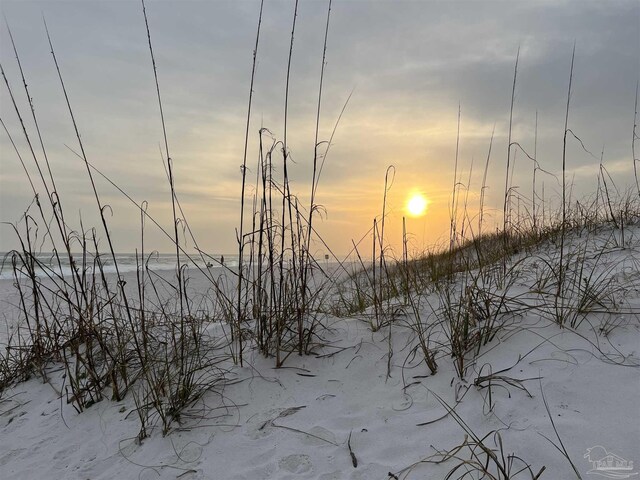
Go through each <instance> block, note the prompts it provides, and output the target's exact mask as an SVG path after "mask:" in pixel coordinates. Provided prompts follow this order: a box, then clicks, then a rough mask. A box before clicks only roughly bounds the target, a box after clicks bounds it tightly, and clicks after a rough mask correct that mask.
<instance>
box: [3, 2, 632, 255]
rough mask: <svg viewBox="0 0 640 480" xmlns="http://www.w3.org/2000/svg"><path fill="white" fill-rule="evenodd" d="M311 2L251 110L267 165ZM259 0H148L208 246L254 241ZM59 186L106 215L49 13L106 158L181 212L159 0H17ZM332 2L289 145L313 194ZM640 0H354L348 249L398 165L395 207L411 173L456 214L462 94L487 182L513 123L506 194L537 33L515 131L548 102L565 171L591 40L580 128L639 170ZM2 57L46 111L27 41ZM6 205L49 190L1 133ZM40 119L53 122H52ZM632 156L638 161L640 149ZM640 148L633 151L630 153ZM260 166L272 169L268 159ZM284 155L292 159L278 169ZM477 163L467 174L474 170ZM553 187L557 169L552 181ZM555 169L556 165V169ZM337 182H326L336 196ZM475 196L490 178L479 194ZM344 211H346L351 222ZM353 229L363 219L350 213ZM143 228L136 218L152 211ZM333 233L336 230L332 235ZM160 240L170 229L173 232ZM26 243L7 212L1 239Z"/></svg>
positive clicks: (285, 27)
mask: <svg viewBox="0 0 640 480" xmlns="http://www.w3.org/2000/svg"><path fill="white" fill-rule="evenodd" d="M292 7H293V2H289V1H268V0H267V1H266V2H265V13H264V18H263V25H262V32H261V43H260V46H259V51H258V68H257V73H256V84H255V88H254V104H253V116H252V120H251V143H250V150H249V152H250V153H249V160H250V162H251V166H250V169H251V170H250V171H251V172H253V173H254V172H255V168H254V166H253V164H254V163H255V159H256V157H257V131H258V129H259V128H260V127H261V126H265V127H268V128H269V129H270V130H271V131H272V132H273V133H274V135H275V136H276V137H277V138H279V139H281V138H282V134H283V109H284V107H283V104H284V95H285V75H286V68H287V55H288V48H289V34H290V30H291V21H292V14H293V10H292ZM258 8H259V2H258V1H257V0H252V1H242V2H238V1H216V2H210V1H207V2H204V1H203V2H198V1H193V2H172V1H168V2H154V1H148V3H147V11H148V15H149V22H150V26H151V31H152V39H153V43H154V50H155V54H156V60H157V65H158V75H159V80H160V87H161V90H162V96H163V105H164V109H165V115H166V119H167V133H168V136H169V146H170V149H171V155H172V158H173V159H174V165H175V173H176V184H177V185H178V187H179V189H180V195H181V199H182V201H183V206H184V207H185V210H186V211H187V213H188V215H189V218H190V220H191V222H192V226H193V227H194V229H195V230H196V231H197V232H199V233H200V234H201V235H202V236H203V238H207V241H209V239H211V241H210V243H209V246H208V248H211V249H213V250H219V251H230V250H233V248H234V225H235V223H237V222H236V221H235V220H234V219H235V218H236V217H237V215H238V206H239V200H238V196H239V192H240V184H239V181H240V169H239V166H240V164H241V162H242V147H243V141H244V125H245V123H244V122H245V115H246V108H247V96H248V89H249V80H250V71H251V59H252V50H253V45H254V41H255V28H256V23H257V15H258ZM3 12H4V13H5V14H6V16H7V18H8V21H9V24H10V26H11V28H12V31H13V34H14V37H15V39H16V42H17V46H18V50H19V53H20V55H21V59H22V62H23V66H24V68H25V72H26V74H27V76H28V82H29V86H30V88H31V93H32V96H33V98H34V102H35V107H36V111H37V113H38V115H39V120H40V124H41V127H42V130H43V134H44V140H45V142H46V146H47V149H48V153H49V157H50V160H51V163H52V168H53V170H54V172H55V173H56V175H57V178H58V187H59V190H60V194H61V196H62V199H63V201H64V202H65V205H66V206H67V207H68V208H69V211H70V212H78V211H80V210H81V211H82V215H83V220H84V221H85V223H87V222H89V221H90V220H91V219H94V220H95V219H96V214H95V211H94V209H93V206H92V203H91V196H90V191H89V189H88V184H87V182H86V172H85V171H84V170H83V166H82V163H81V161H80V160H79V159H78V158H77V157H75V156H74V155H73V154H72V153H70V152H69V151H68V150H67V149H66V147H65V146H64V144H68V145H69V146H71V147H72V148H74V149H77V141H76V140H75V136H74V132H73V129H72V126H71V123H70V121H69V117H68V113H67V111H66V107H65V104H64V98H63V97H62V94H61V91H60V87H59V84H58V80H57V78H56V73H55V70H54V67H53V64H52V60H51V57H50V54H49V48H48V45H47V43H46V37H45V34H44V28H43V27H42V18H41V17H42V13H44V15H45V16H46V19H47V23H48V25H49V29H50V31H51V34H52V38H53V41H54V45H55V48H56V52H57V55H58V57H59V61H60V65H61V68H62V73H63V76H64V78H65V81H66V83H67V88H68V90H69V93H70V98H71V102H72V106H73V108H74V112H75V114H76V116H77V120H78V121H79V127H80V131H81V135H82V139H83V141H84V142H85V147H86V149H87V152H88V156H89V159H90V161H92V162H93V163H95V164H96V165H97V166H99V168H100V169H101V170H102V171H104V173H105V174H107V175H109V177H110V178H112V179H113V180H114V181H116V182H117V183H118V185H120V186H121V187H122V188H123V189H125V190H126V191H127V192H130V193H132V195H133V196H134V198H135V199H136V200H137V201H142V200H148V201H149V202H150V203H151V207H150V208H152V209H153V212H154V214H155V215H157V217H158V220H159V221H161V222H163V224H166V225H170V222H171V220H170V215H169V209H168V208H166V207H168V199H169V198H170V197H169V193H168V187H167V184H166V179H165V173H164V171H163V168H162V165H161V159H160V153H159V151H158V145H159V143H161V140H162V131H161V126H160V119H159V115H158V107H157V101H156V97H155V86H154V83H153V71H152V69H151V65H150V59H149V52H148V47H147V43H146V42H147V39H146V32H145V29H144V20H143V17H142V12H141V7H140V4H139V3H138V2H136V1H122V2H108V1H101V2H100V1H96V2H72V1H69V2H61V1H57V0H54V1H49V2H32V1H5V2H3ZM325 16H326V2H324V1H309V2H300V9H299V16H298V25H297V27H296V37H295V43H294V57H293V62H292V66H291V88H290V96H289V147H290V149H291V151H292V155H293V158H294V159H295V164H292V166H291V169H292V172H291V174H292V177H293V179H294V181H295V185H294V188H295V189H296V192H298V193H300V195H301V196H302V197H303V198H306V197H307V196H308V193H306V192H308V183H309V181H310V171H309V167H310V165H311V161H312V158H313V140H314V134H313V133H314V132H313V130H314V127H315V108H316V102H317V88H318V81H319V72H320V63H321V55H322V37H323V34H324V20H325ZM639 25H640V7H639V5H638V3H637V2H636V1H612V2H594V1H587V2H582V1H580V2H578V1H564V2H528V1H514V2H504V1H468V2H466V1H454V2H444V1H377V2H367V1H355V0H344V1H335V2H334V4H333V11H332V19H331V26H330V36H329V41H328V51H327V67H326V77H325V85H324V86H325V90H324V95H323V104H322V118H321V130H320V133H321V137H322V138H323V139H327V138H328V137H329V135H330V134H331V131H332V129H333V126H334V123H335V121H336V119H337V117H338V115H339V113H340V111H341V109H342V107H343V104H344V102H345V100H346V98H347V96H348V95H349V93H350V92H351V91H352V89H354V94H353V96H352V98H351V101H350V102H349V105H348V106H347V109H346V112H345V115H344V117H343V119H342V122H341V124H340V126H339V127H338V130H337V132H336V136H335V138H334V140H335V144H334V146H333V147H332V150H331V152H330V154H329V157H328V159H327V163H326V166H325V169H324V171H323V180H322V184H321V189H320V193H321V198H319V201H320V202H321V203H324V204H325V205H326V207H327V209H328V211H329V217H328V219H327V220H326V230H327V236H328V238H327V239H328V240H329V241H332V240H334V241H336V243H337V244H338V245H337V247H336V248H338V249H339V250H340V249H342V250H344V249H346V248H347V247H348V244H349V241H348V240H345V238H346V237H347V236H351V237H354V238H355V237H358V236H359V235H361V234H362V233H363V232H364V231H366V229H367V228H368V225H367V224H359V223H358V222H356V221H349V218H352V219H358V221H362V222H365V221H367V222H368V221H369V220H370V219H372V218H373V216H374V215H376V214H377V213H379V212H378V211H379V207H380V205H379V197H380V195H381V192H380V191H381V190H382V182H383V178H384V171H385V169H386V166H387V165H389V164H394V165H395V166H396V168H397V179H396V180H397V183H396V186H395V187H394V188H395V190H394V191H393V195H392V198H391V199H390V201H391V202H392V205H393V208H394V209H395V211H396V212H398V213H397V215H398V216H401V209H402V203H403V201H404V199H403V195H404V194H405V193H406V191H407V190H408V189H411V188H416V189H419V190H423V191H425V193H427V194H428V195H430V196H431V198H432V205H431V207H430V208H431V210H432V212H433V213H432V214H431V215H432V217H431V219H432V220H430V222H431V221H432V223H430V230H432V231H433V232H434V233H433V236H432V238H436V237H437V236H438V235H440V233H441V232H439V231H438V229H444V228H446V226H445V225H446V222H444V221H443V220H442V218H444V216H446V215H444V214H442V215H441V214H440V213H438V212H445V214H446V210H447V201H448V197H447V195H448V192H449V191H450V185H451V183H452V176H453V172H452V170H453V167H452V165H453V159H454V153H455V135H456V116H457V109H458V103H460V104H461V109H462V130H461V148H460V169H461V171H462V172H464V171H467V170H468V168H469V166H470V162H471V159H472V158H473V159H474V176H473V180H472V188H473V185H475V188H476V190H477V188H479V185H478V184H479V182H480V178H481V171H482V167H483V164H484V159H485V156H486V151H487V147H488V140H489V136H490V134H491V129H492V128H493V125H494V124H495V125H496V138H495V143H494V157H493V160H492V163H491V166H490V175H489V179H490V180H489V181H490V186H491V188H490V190H489V192H490V195H491V202H493V204H497V203H498V202H499V199H500V196H501V194H500V190H501V188H500V185H502V184H503V182H504V171H503V170H504V159H505V156H506V130H507V122H508V116H509V102H510V94H511V82H512V76H513V66H514V61H515V54H516V51H517V49H518V46H520V47H521V57H520V66H519V78H518V85H517V96H516V105H515V110H514V138H515V140H517V141H518V142H520V143H521V144H522V146H523V147H524V148H526V149H527V150H529V151H531V150H532V149H533V141H534V129H533V125H534V118H535V112H536V111H538V115H539V129H538V154H539V155H538V157H539V159H540V161H541V163H542V164H543V166H544V167H545V168H547V169H549V170H552V171H555V172H557V171H558V168H559V158H560V157H559V155H560V153H561V140H562V129H563V119H564V106H565V102H566V90H567V82H568V72H569V63H570V56H571V49H572V47H573V44H574V41H575V43H576V65H575V76H574V93H573V97H572V107H571V112H570V128H572V130H573V131H574V132H575V133H576V134H577V135H578V136H580V138H581V139H582V140H583V141H584V143H585V145H586V146H587V148H589V149H590V150H591V151H593V153H594V154H595V155H596V156H597V157H599V155H600V151H601V149H602V147H603V145H604V147H605V157H604V158H605V161H606V162H607V164H610V165H611V166H612V168H611V170H612V175H613V176H614V178H615V179H616V181H617V182H620V184H621V186H623V185H625V182H627V183H628V180H626V178H628V174H629V172H630V169H631V160H630V141H631V127H632V121H633V96H634V93H635V86H636V82H637V81H638V78H639V76H640V75H639V72H640V68H639V65H640V63H639V62H640V61H639V58H640V47H639V45H640V27H639ZM0 35H1V38H2V42H1V47H0V61H1V62H2V65H3V68H5V71H6V72H7V76H8V78H9V81H10V82H11V85H12V87H13V88H14V92H15V94H16V96H17V98H18V100H19V103H20V107H21V110H22V112H23V115H25V119H26V121H27V126H28V128H29V129H30V132H31V134H32V135H34V133H35V132H34V131H33V127H32V125H31V123H32V122H31V121H30V120H29V118H28V117H29V116H28V115H27V113H28V105H27V103H26V101H25V98H24V92H23V91H22V90H21V89H20V86H21V85H20V79H19V75H18V72H17V67H16V65H15V60H14V59H13V52H12V51H11V49H10V44H9V42H8V34H7V31H6V28H4V27H3V28H2V30H1V31H0ZM1 100H2V102H1V105H0V115H1V117H2V119H3V121H5V123H6V124H7V126H8V128H9V131H10V133H11V134H12V135H13V136H14V138H15V140H16V142H17V143H18V146H19V148H20V152H21V154H22V155H23V157H24V158H25V161H26V162H27V163H28V164H29V165H30V166H29V170H30V171H31V172H32V173H34V168H33V166H32V161H31V160H30V158H29V156H28V155H27V153H28V151H27V150H26V149H25V142H24V139H23V138H22V136H21V132H20V128H19V123H18V122H17V120H16V118H15V114H14V112H13V111H12V107H11V104H10V101H9V98H8V94H7V92H6V89H5V88H4V86H2V94H1ZM0 133H2V135H0V149H1V150H0V152H1V168H0V203H1V204H2V207H1V208H0V217H1V218H0V220H15V219H16V218H17V217H18V216H19V214H20V212H21V211H22V210H24V209H25V208H26V207H27V205H28V204H29V203H30V200H31V198H30V194H29V191H28V188H26V187H27V183H26V180H25V178H24V173H22V172H21V167H20V165H19V163H18V159H17V157H16V155H15V153H14V152H13V149H12V147H11V145H10V143H9V141H8V139H7V137H6V135H5V134H4V132H0ZM34 138H35V137H34ZM569 154H570V155H569V168H570V169H571V171H572V172H575V173H576V179H579V180H580V184H579V186H578V188H577V189H578V190H582V191H583V193H588V192H589V191H590V190H591V189H592V188H593V184H594V174H593V172H594V165H596V164H597V160H595V159H594V158H592V157H591V156H590V155H588V154H587V153H585V152H584V151H583V150H582V149H581V148H579V145H578V144H577V142H573V143H572V144H571V145H570V150H569ZM625 162H626V163H625ZM625 165H626V167H625ZM530 168H531V165H530V162H528V161H527V160H525V158H524V156H523V155H518V156H517V160H516V175H515V177H514V178H515V181H516V183H517V184H518V185H521V188H522V190H523V192H524V191H525V189H530V187H529V186H528V185H529V183H530ZM253 173H252V174H253ZM278 173H279V174H280V173H281V170H278ZM461 175H463V176H464V178H465V179H466V173H464V174H461ZM546 182H548V183H547V188H549V189H550V190H551V191H552V190H553V189H554V188H555V189H557V182H555V180H553V179H552V178H547V180H546ZM554 182H555V183H554ZM98 186H99V189H100V191H101V193H102V194H103V195H104V199H105V201H107V202H108V203H110V204H112V205H113V206H114V210H115V211H116V212H115V213H116V215H115V216H114V218H113V220H112V225H113V228H114V236H115V238H116V241H117V242H119V245H120V247H119V249H120V250H132V249H133V248H135V246H136V243H135V242H136V240H135V235H131V231H132V229H135V228H137V227H136V225H137V223H136V222H137V213H136V212H135V209H131V207H129V206H128V205H127V201H126V200H123V199H121V198H119V196H118V195H117V194H116V192H115V191H114V189H113V188H112V187H111V186H109V185H108V184H107V183H106V182H104V181H99V182H98ZM323 194H324V197H322V195H323ZM472 198H473V196H472ZM331 222H334V223H331ZM331 225H344V226H345V228H344V229H342V227H341V234H340V236H339V237H337V236H335V234H334V233H332V231H334V230H335V228H333V229H332V228H331ZM345 229H346V230H345ZM133 231H135V230H133ZM332 235H333V237H332ZM157 243H158V247H157V248H160V249H165V248H166V243H165V242H164V241H163V240H162V239H161V237H158V238H157ZM14 244H15V242H14V240H13V239H12V234H11V231H10V230H9V229H7V228H0V250H6V249H8V248H10V247H12V246H13V245H14Z"/></svg>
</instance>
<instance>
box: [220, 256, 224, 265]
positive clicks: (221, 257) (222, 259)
mask: <svg viewBox="0 0 640 480" xmlns="http://www.w3.org/2000/svg"><path fill="white" fill-rule="evenodd" d="M220 265H224V255H220Z"/></svg>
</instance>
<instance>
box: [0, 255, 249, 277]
mask: <svg viewBox="0 0 640 480" xmlns="http://www.w3.org/2000/svg"><path fill="white" fill-rule="evenodd" d="M0 255H1V257H0V261H1V263H0V280H4V279H12V278H13V277H14V274H13V266H12V256H11V254H10V253H9V254H7V253H6V252H5V253H0ZM72 255H73V258H74V261H75V263H76V265H78V266H79V267H80V268H81V266H82V261H83V259H82V256H81V254H73V253H72ZM59 257H60V265H58V260H57V259H56V257H55V255H54V254H53V253H51V252H49V253H38V254H36V255H35V259H36V263H37V264H38V265H40V267H38V266H36V275H38V276H45V275H47V272H51V271H54V272H56V273H59V272H60V270H62V274H63V275H65V276H66V275H70V274H71V267H70V266H69V258H68V257H67V255H66V253H61V252H59ZM17 261H18V265H20V259H17ZM95 261H96V259H95V256H94V255H91V256H89V255H88V256H87V258H86V266H87V268H88V269H89V271H91V270H92V269H93V265H94V262H95ZM100 261H101V262H102V265H103V266H104V271H105V272H106V273H115V271H116V268H115V265H114V261H113V258H112V257H111V254H108V253H103V254H101V255H100ZM116 262H117V263H118V269H119V270H120V273H127V272H135V271H136V270H137V268H138V266H139V264H141V265H142V267H145V266H146V267H147V268H149V269H150V270H153V271H163V270H164V271H170V270H175V269H176V266H177V262H176V255H175V254H170V253H156V254H149V255H145V258H144V259H141V258H140V255H138V258H137V259H136V254H135V253H117V254H116ZM222 262H224V266H226V267H228V268H232V269H233V268H236V267H237V266H238V256H237V255H222V254H213V255H209V256H207V255H204V259H203V258H202V257H201V256H200V254H198V253H194V254H189V256H186V255H181V256H180V263H181V265H188V266H189V268H190V269H196V270H197V269H202V270H206V269H211V270H219V269H221V268H223V266H222Z"/></svg>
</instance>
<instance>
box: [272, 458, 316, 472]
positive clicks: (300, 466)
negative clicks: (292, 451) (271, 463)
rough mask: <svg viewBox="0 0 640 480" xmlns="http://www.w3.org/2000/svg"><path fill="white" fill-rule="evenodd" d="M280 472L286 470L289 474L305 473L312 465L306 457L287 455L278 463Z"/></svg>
mask: <svg viewBox="0 0 640 480" xmlns="http://www.w3.org/2000/svg"><path fill="white" fill-rule="evenodd" d="M278 466H279V467H280V470H286V471H287V472H289V473H295V474H300V473H306V472H308V471H310V470H311V469H312V468H313V464H312V463H311V460H310V459H309V456H308V455H297V454H296V455H289V456H287V457H284V458H281V459H280V461H279V462H278Z"/></svg>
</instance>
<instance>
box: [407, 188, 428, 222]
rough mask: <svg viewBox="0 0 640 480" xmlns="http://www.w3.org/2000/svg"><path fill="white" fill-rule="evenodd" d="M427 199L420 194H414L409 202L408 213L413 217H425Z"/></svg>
mask: <svg viewBox="0 0 640 480" xmlns="http://www.w3.org/2000/svg"><path fill="white" fill-rule="evenodd" d="M428 203H429V202H428V201H427V199H426V198H425V197H424V195H422V194H420V193H414V194H413V195H411V197H409V200H408V201H407V212H408V213H409V215H411V216H412V217H419V216H421V215H424V213H425V212H426V210H427V205H428Z"/></svg>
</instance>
